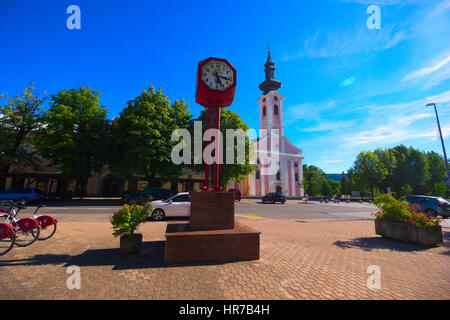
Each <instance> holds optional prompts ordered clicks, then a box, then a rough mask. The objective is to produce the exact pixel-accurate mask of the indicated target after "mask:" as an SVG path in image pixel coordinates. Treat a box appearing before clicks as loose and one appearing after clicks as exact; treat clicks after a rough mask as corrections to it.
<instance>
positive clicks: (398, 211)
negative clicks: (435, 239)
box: [373, 193, 442, 227]
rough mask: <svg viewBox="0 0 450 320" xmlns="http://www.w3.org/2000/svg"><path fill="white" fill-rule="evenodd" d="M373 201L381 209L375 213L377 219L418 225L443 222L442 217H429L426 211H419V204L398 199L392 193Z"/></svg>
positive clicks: (424, 225) (433, 224) (429, 225)
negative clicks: (411, 203)
mask: <svg viewBox="0 0 450 320" xmlns="http://www.w3.org/2000/svg"><path fill="white" fill-rule="evenodd" d="M373 203H374V204H375V205H376V206H377V207H378V208H380V209H381V210H380V211H378V212H376V213H373V215H375V216H376V217H377V219H383V220H397V221H401V222H404V223H409V224H412V225H413V226H416V227H431V226H437V225H439V224H441V223H442V219H441V218H436V217H429V216H428V215H427V214H426V213H424V212H420V211H419V210H420V207H419V206H417V205H408V202H406V201H401V200H396V199H395V198H394V197H393V196H392V195H391V194H390V193H388V194H382V195H380V196H377V197H375V199H374V200H373Z"/></svg>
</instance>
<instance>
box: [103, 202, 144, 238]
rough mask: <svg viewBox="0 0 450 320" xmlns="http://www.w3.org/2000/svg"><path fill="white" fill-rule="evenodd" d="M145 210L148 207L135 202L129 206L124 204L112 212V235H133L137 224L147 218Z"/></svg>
mask: <svg viewBox="0 0 450 320" xmlns="http://www.w3.org/2000/svg"><path fill="white" fill-rule="evenodd" d="M151 209H152V208H150V210H151ZM147 210H149V209H148V208H146V207H142V206H139V205H136V204H134V205H131V206H129V205H127V204H126V205H125V206H124V207H123V208H122V209H120V210H119V211H117V212H116V213H114V215H113V216H112V218H111V224H112V227H113V229H114V232H113V236H114V237H118V236H122V235H124V236H125V235H128V236H130V237H133V236H134V232H135V231H136V230H137V228H138V227H139V225H140V224H141V223H143V222H145V221H146V220H147V212H148V211H147ZM152 211H153V210H152Z"/></svg>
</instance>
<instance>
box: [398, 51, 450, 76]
mask: <svg viewBox="0 0 450 320" xmlns="http://www.w3.org/2000/svg"><path fill="white" fill-rule="evenodd" d="M449 66H450V54H448V55H447V56H446V57H445V58H444V59H443V60H441V61H439V62H438V63H437V64H435V65H434V66H432V67H426V68H422V69H419V70H415V71H413V72H411V73H409V74H407V75H406V76H405V77H404V78H403V81H408V80H411V79H415V78H420V77H424V76H427V75H429V74H431V73H434V72H436V71H439V70H440V69H443V68H444V69H446V72H447V73H448V71H449V68H448V67H449Z"/></svg>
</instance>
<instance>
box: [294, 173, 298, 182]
mask: <svg viewBox="0 0 450 320" xmlns="http://www.w3.org/2000/svg"><path fill="white" fill-rule="evenodd" d="M295 181H298V173H297V172H296V173H295Z"/></svg>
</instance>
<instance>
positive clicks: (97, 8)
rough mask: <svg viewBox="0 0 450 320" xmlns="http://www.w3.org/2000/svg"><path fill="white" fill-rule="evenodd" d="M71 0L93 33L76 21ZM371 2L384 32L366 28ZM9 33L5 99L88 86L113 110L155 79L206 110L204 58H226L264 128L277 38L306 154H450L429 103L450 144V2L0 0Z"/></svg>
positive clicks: (292, 121) (315, 158) (294, 136)
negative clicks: (72, 24)
mask: <svg viewBox="0 0 450 320" xmlns="http://www.w3.org/2000/svg"><path fill="white" fill-rule="evenodd" d="M224 3H225V4H224ZM72 4H76V5H78V6H79V7H80V9H81V30H69V29H68V28H67V27H66V19H67V18H68V17H69V14H67V13H66V9H67V7H68V6H69V5H72ZM372 4H375V5H378V6H379V8H380V17H381V29H373V30H370V29H368V28H367V25H366V21H367V19H368V18H369V17H370V14H368V13H367V12H366V9H367V7H368V6H369V5H372ZM0 39H1V47H0V70H1V71H0V72H1V73H0V94H1V93H6V94H8V95H15V94H20V93H21V91H22V90H23V88H24V87H25V86H26V84H27V83H28V82H30V81H35V82H36V86H37V89H38V91H39V92H46V93H47V94H54V93H56V92H57V91H58V90H60V89H70V88H75V87H78V86H86V85H89V86H90V87H91V88H93V89H95V90H99V91H101V92H102V95H101V103H102V104H103V105H105V106H106V107H107V109H108V110H109V114H108V117H109V118H113V117H114V116H117V115H118V113H119V112H120V111H121V110H122V109H123V108H124V107H125V106H126V101H128V100H130V99H132V98H134V97H136V96H137V95H139V94H140V91H141V90H142V89H145V88H148V86H149V85H153V86H155V87H156V88H159V87H161V88H162V90H163V92H164V93H165V94H166V95H167V96H168V97H169V99H171V100H173V99H181V98H184V99H185V100H186V101H187V103H188V104H189V105H190V108H191V111H192V113H193V115H194V116H197V115H198V114H199V112H200V110H201V108H202V107H201V106H199V105H197V104H196V103H195V81H196V73H195V72H196V68H197V64H198V62H199V61H200V60H203V59H205V58H207V57H211V56H213V57H219V58H225V59H227V60H228V61H230V62H231V63H232V64H233V66H234V67H235V68H236V69H237V90H236V96H235V100H234V102H233V104H232V105H231V109H232V110H233V111H235V112H237V113H238V114H239V115H240V116H241V117H242V118H243V119H244V121H245V122H246V123H247V124H248V125H249V126H250V127H252V128H258V127H259V115H258V104H257V102H256V101H257V99H258V98H259V97H260V95H261V91H260V90H259V89H258V85H259V84H260V83H261V82H262V81H263V80H264V63H265V61H266V58H267V43H269V42H270V46H271V56H272V59H273V61H274V62H275V64H276V65H275V67H276V71H275V76H276V78H277V80H280V81H282V83H283V85H282V88H281V89H280V90H279V92H280V93H281V94H282V95H284V96H285V97H286V99H285V100H284V119H285V135H286V136H287V137H288V138H289V139H290V140H291V141H292V142H293V143H294V144H295V145H297V146H298V147H299V148H301V149H302V150H303V155H304V157H305V159H304V163H306V164H308V165H311V164H314V165H317V166H319V167H320V168H322V169H323V170H324V171H325V172H328V173H335V172H338V173H339V172H342V171H344V170H347V169H348V168H349V167H350V166H351V165H352V163H353V161H354V159H355V157H356V155H357V154H358V153H359V152H360V151H362V150H366V151H367V150H373V149H375V148H378V147H380V148H386V147H391V146H395V145H398V144H402V143H403V144H405V145H407V146H413V147H415V148H418V149H421V150H424V151H429V150H433V151H436V152H438V153H439V154H442V148H441V145H440V142H439V140H438V138H437V134H436V121H435V119H434V113H433V110H432V109H431V108H426V107H425V104H426V103H429V102H435V103H437V106H438V111H439V116H440V121H441V126H442V129H443V134H444V136H445V143H446V146H448V142H449V140H448V136H449V133H450V108H449V107H450V41H449V39H450V0H446V1H442V0H440V1H438V0H436V1H433V0H416V1H413V0H401V1H400V0H392V1H387V0H385V1H383V0H372V1H366V0H346V1H344V0H342V1H338V0H334V1H332V0H316V1H300V0H296V1H283V0H280V1H226V2H222V1H211V0H210V1H175V0H165V1H137V0H128V1H103V0H95V1H92V0H91V1H82V0H71V1H63V0H46V1H23V0H14V1H13V0H0ZM448 147H450V146H448ZM449 151H450V150H449Z"/></svg>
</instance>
